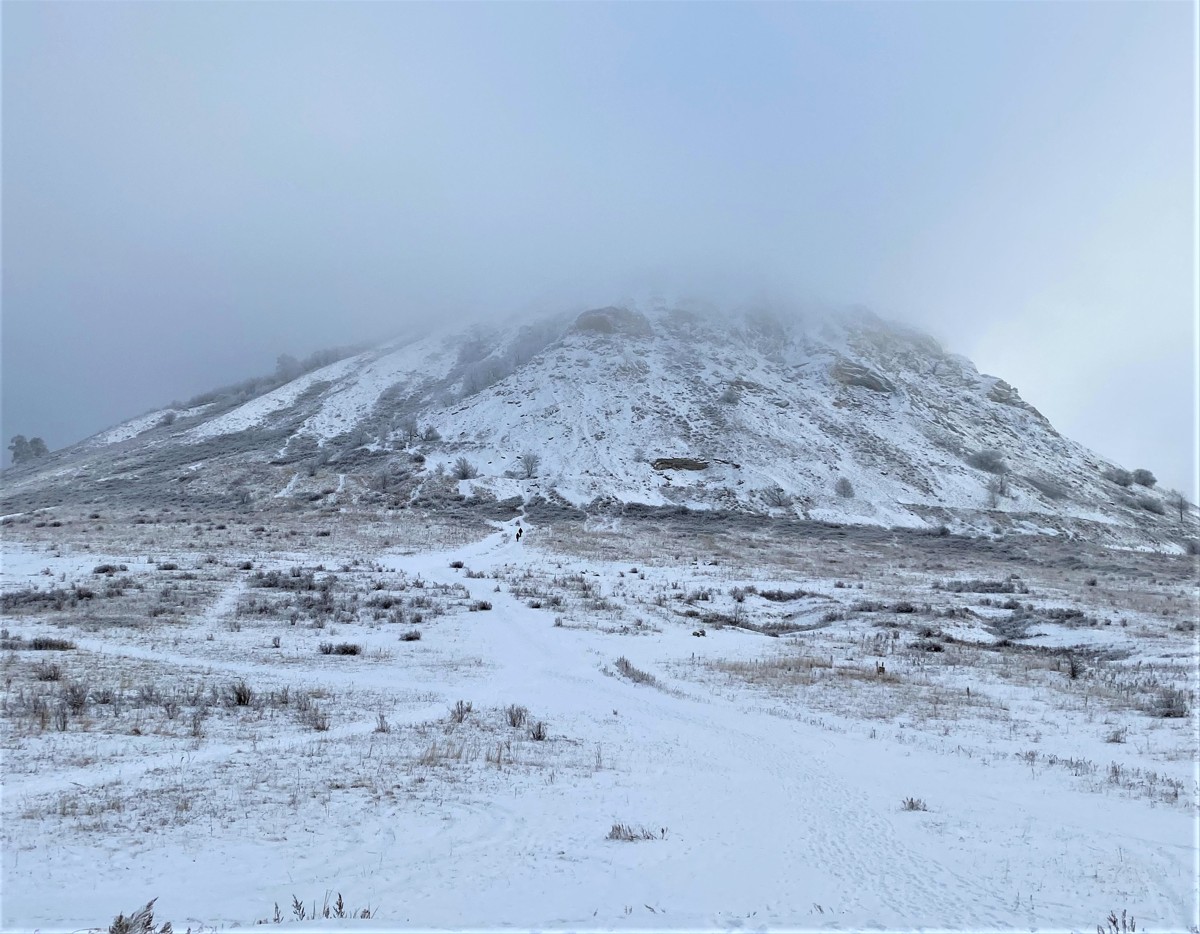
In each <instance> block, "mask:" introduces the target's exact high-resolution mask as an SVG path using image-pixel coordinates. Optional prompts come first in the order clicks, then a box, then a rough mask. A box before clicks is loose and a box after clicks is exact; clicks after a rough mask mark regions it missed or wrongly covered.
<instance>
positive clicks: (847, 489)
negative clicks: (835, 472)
mask: <svg viewBox="0 0 1200 934" xmlns="http://www.w3.org/2000/svg"><path fill="white" fill-rule="evenodd" d="M833 492H835V493H837V495H838V496H840V497H841V498H842V499H854V484H852V483H851V482H850V481H849V480H847V479H846V478H845V477H838V479H837V483H835V484H834V485H833Z"/></svg>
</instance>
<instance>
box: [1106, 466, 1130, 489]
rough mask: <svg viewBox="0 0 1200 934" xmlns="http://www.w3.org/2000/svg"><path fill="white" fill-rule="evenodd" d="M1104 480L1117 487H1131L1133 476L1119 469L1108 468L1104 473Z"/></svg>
mask: <svg viewBox="0 0 1200 934" xmlns="http://www.w3.org/2000/svg"><path fill="white" fill-rule="evenodd" d="M1104 479H1105V480H1108V481H1110V482H1112V483H1115V484H1116V485H1117V486H1132V485H1133V474H1131V473H1130V472H1129V471H1128V470H1123V469H1121V468H1120V467H1109V468H1108V469H1107V470H1105V471H1104Z"/></svg>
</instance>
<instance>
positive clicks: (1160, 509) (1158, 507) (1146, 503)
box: [1136, 496, 1167, 516]
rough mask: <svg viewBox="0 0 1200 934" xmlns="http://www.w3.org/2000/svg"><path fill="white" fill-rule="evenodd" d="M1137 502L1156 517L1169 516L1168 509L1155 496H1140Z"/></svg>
mask: <svg viewBox="0 0 1200 934" xmlns="http://www.w3.org/2000/svg"><path fill="white" fill-rule="evenodd" d="M1136 502H1137V504H1138V506H1140V507H1141V508H1142V509H1144V510H1146V512H1152V513H1154V514H1155V515H1156V516H1165V515H1166V514H1167V507H1166V506H1164V505H1163V504H1162V503H1161V502H1160V501H1159V500H1157V499H1155V498H1154V497H1153V496H1139V497H1138V498H1137V500H1136Z"/></svg>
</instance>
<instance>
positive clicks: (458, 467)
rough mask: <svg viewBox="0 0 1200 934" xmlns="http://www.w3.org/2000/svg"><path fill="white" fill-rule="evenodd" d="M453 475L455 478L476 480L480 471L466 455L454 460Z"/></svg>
mask: <svg viewBox="0 0 1200 934" xmlns="http://www.w3.org/2000/svg"><path fill="white" fill-rule="evenodd" d="M451 476H453V477H454V479H455V480H474V479H475V478H476V477H478V476H479V471H478V470H476V469H475V465H474V464H472V463H471V462H470V461H469V460H467V459H466V458H465V457H460V458H459V459H458V460H456V461H455V462H454V469H453V470H452V471H451Z"/></svg>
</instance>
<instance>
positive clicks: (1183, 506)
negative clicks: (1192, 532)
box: [1167, 490, 1190, 522]
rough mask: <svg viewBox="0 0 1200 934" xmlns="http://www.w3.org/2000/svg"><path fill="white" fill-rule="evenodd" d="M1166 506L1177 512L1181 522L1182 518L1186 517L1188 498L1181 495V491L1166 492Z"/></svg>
mask: <svg viewBox="0 0 1200 934" xmlns="http://www.w3.org/2000/svg"><path fill="white" fill-rule="evenodd" d="M1167 504H1168V505H1169V506H1170V507H1171V508H1172V509H1178V510H1179V521H1180V522H1182V521H1183V519H1184V516H1186V515H1187V510H1188V506H1189V505H1190V503H1188V498H1187V497H1186V496H1184V495H1183V491H1182V490H1167Z"/></svg>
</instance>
